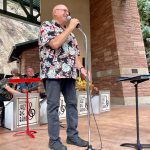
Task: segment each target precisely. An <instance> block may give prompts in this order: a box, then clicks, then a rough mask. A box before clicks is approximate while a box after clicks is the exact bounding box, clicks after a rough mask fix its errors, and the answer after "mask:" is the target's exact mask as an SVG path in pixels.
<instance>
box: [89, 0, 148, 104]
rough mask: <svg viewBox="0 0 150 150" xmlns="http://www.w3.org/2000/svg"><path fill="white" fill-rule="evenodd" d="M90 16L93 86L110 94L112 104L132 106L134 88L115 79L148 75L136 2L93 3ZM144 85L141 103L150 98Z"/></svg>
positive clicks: (91, 1) (97, 1) (108, 0)
mask: <svg viewBox="0 0 150 150" xmlns="http://www.w3.org/2000/svg"><path fill="white" fill-rule="evenodd" d="M90 14H91V58H92V61H91V64H92V75H93V82H94V83H95V84H96V85H97V86H98V87H99V89H100V90H105V89H107V90H110V93H111V102H112V103H114V104H125V105H128V104H133V103H135V101H134V99H135V98H134V96H135V94H134V87H133V85H132V84H131V83H129V82H122V83H121V82H116V79H117V77H119V76H135V75H139V74H148V66H147V61H146V56H145V49H144V44H143V39H142V33H141V28H140V17H139V13H138V8H137V3H136V0H100V1H99V0H90ZM145 85H147V86H149V85H148V84H147V83H146V84H145V83H142V85H141V86H140V88H141V89H142V92H140V96H141V97H142V100H141V101H140V102H141V103H146V102H148V99H146V96H150V94H149V93H150V92H148V88H145ZM143 88H144V89H143ZM147 98H148V97H147ZM149 103H150V102H149Z"/></svg>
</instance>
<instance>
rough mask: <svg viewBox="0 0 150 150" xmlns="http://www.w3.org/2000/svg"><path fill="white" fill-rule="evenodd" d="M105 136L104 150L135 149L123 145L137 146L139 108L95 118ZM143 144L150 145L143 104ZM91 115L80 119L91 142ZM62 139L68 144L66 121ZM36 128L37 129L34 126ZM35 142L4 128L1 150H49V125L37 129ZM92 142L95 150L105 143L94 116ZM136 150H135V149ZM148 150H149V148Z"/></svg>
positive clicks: (148, 109)
mask: <svg viewBox="0 0 150 150" xmlns="http://www.w3.org/2000/svg"><path fill="white" fill-rule="evenodd" d="M95 117H96V120H97V123H98V127H99V130H100V134H101V140H102V146H103V149H102V150H132V149H133V148H128V147H121V146H120V144H122V143H136V127H135V125H136V123H135V106H112V107H111V110H110V111H109V112H104V113H101V114H99V115H95ZM139 121H140V142H141V144H144V143H146V144H150V136H149V134H150V125H149V124H150V105H140V107H139ZM87 124H88V123H87V116H81V117H80V118H79V126H78V131H79V133H80V136H81V137H82V138H84V139H88V126H87ZM61 125H62V126H63V127H64V128H62V127H60V137H61V139H62V142H63V143H64V144H65V145H67V144H66V132H65V130H66V124H65V120H62V123H61ZM32 128H33V127H32ZM33 129H35V130H36V131H37V133H36V134H35V139H32V138H30V137H29V136H28V135H19V136H15V137H14V136H13V134H14V133H15V132H12V131H10V130H7V129H5V128H1V127H0V150H11V149H18V150H49V148H48V133H47V124H46V125H41V126H36V127H34V128H33ZM91 143H92V146H93V148H95V149H99V148H100V146H101V144H100V141H99V138H98V132H97V129H96V125H95V122H94V119H93V117H92V116H91ZM67 147H68V150H85V148H78V147H76V146H72V145H67ZM133 150H134V149H133ZM147 150H148V149H147Z"/></svg>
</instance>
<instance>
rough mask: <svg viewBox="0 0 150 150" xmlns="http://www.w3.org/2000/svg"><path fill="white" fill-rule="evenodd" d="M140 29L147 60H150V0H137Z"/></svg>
mask: <svg viewBox="0 0 150 150" xmlns="http://www.w3.org/2000/svg"><path fill="white" fill-rule="evenodd" d="M137 5H138V9H139V14H140V17H141V29H142V34H143V41H144V45H145V50H146V54H147V55H146V56H147V60H148V62H150V0H137Z"/></svg>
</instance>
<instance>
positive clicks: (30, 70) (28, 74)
mask: <svg viewBox="0 0 150 150" xmlns="http://www.w3.org/2000/svg"><path fill="white" fill-rule="evenodd" d="M27 76H28V77H33V76H34V71H33V69H32V68H28V69H27Z"/></svg>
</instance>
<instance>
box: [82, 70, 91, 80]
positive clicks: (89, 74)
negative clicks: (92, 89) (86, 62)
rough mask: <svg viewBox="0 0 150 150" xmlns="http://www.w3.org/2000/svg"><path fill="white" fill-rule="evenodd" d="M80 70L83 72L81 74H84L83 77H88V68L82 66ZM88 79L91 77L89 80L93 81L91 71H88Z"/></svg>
mask: <svg viewBox="0 0 150 150" xmlns="http://www.w3.org/2000/svg"><path fill="white" fill-rule="evenodd" d="M80 72H81V75H82V78H83V79H86V76H87V71H86V69H85V68H84V67H82V68H81V69H80ZM88 79H89V81H91V73H90V72H89V71H88Z"/></svg>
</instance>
